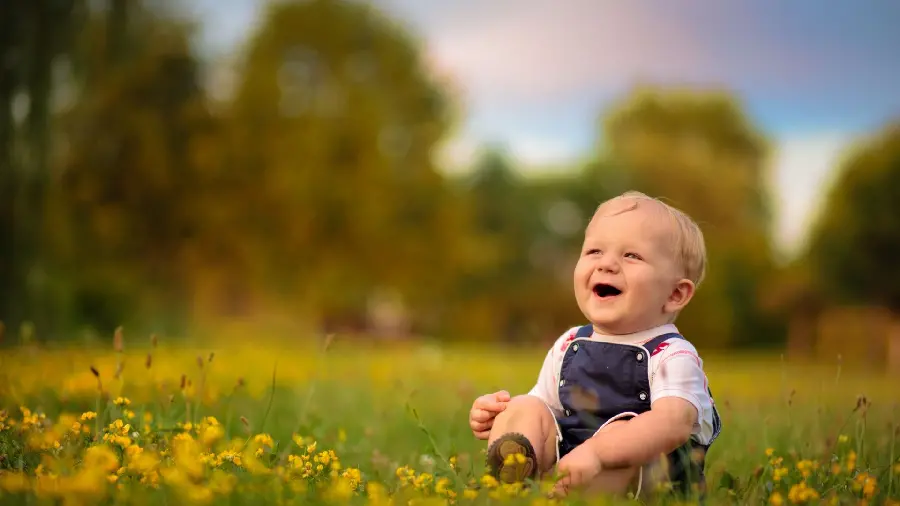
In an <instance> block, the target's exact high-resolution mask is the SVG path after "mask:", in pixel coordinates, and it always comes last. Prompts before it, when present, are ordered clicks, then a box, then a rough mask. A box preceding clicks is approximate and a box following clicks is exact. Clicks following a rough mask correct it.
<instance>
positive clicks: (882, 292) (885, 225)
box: [806, 123, 900, 314]
mask: <svg viewBox="0 0 900 506" xmlns="http://www.w3.org/2000/svg"><path fill="white" fill-rule="evenodd" d="M806 258H807V260H808V262H809V263H810V264H811V265H812V266H813V270H814V272H815V273H816V276H815V278H816V279H817V283H816V286H817V289H818V290H820V291H821V292H823V293H824V294H827V298H828V299H829V300H830V301H831V302H833V303H834V302H836V303H861V304H872V305H880V306H883V307H886V308H888V309H890V310H891V311H893V312H894V313H898V314H900V264H898V263H897V259H898V258H900V124H898V123H894V124H890V125H887V126H885V127H884V128H883V130H882V131H881V132H879V133H878V134H876V135H874V136H873V137H872V138H871V139H869V140H868V141H866V142H864V143H863V144H861V145H860V146H859V147H858V148H857V149H856V150H855V152H853V153H852V154H850V156H848V158H847V159H846V161H845V162H844V163H843V165H842V166H841V167H840V171H839V175H838V176H837V179H836V180H835V181H834V183H833V184H832V185H831V188H830V190H829V192H828V194H827V195H826V197H825V200H824V205H823V212H822V215H821V216H820V217H819V219H818V220H817V222H816V224H815V225H814V226H813V229H812V231H811V234H810V240H809V246H808V248H807V253H806Z"/></svg>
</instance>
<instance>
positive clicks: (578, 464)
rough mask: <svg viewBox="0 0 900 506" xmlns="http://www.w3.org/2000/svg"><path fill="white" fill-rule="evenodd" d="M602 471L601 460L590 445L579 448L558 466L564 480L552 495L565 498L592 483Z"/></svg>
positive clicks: (554, 489) (558, 471) (558, 484)
mask: <svg viewBox="0 0 900 506" xmlns="http://www.w3.org/2000/svg"><path fill="white" fill-rule="evenodd" d="M601 469H602V466H601V464H600V458H599V457H598V456H597V454H596V452H594V451H593V449H592V448H590V445H589V444H587V443H585V444H581V445H579V446H577V447H576V448H575V449H574V450H572V451H571V452H569V454H568V455H566V456H565V457H563V458H562V459H561V460H560V461H559V464H558V465H557V466H556V470H557V473H559V474H560V475H562V478H561V479H560V480H559V481H558V482H556V485H555V486H554V488H553V492H552V495H553V496H555V497H565V496H566V495H567V494H568V493H569V491H570V490H572V489H576V488H580V487H582V486H584V485H587V484H589V483H591V482H592V481H593V480H594V479H595V478H596V477H597V476H598V475H599V474H600V471H601Z"/></svg>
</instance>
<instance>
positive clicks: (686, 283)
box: [664, 279, 694, 313]
mask: <svg viewBox="0 0 900 506" xmlns="http://www.w3.org/2000/svg"><path fill="white" fill-rule="evenodd" d="M693 296H694V282H693V281H691V280H689V279H680V280H678V282H677V283H675V287H674V288H673V289H672V292H671V293H670V294H669V298H668V299H666V305H665V307H664V310H665V311H666V312H667V313H677V312H679V311H681V310H682V309H684V306H687V305H688V302H690V301H691V298H692V297H693Z"/></svg>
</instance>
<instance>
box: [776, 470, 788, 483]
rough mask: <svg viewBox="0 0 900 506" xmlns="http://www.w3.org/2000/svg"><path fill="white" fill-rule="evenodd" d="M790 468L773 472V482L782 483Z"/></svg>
mask: <svg viewBox="0 0 900 506" xmlns="http://www.w3.org/2000/svg"><path fill="white" fill-rule="evenodd" d="M788 472H789V471H788V468H786V467H779V468H776V469H775V470H774V471H772V481H781V479H782V478H784V477H785V476H787V475H788Z"/></svg>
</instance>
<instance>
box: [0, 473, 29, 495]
mask: <svg viewBox="0 0 900 506" xmlns="http://www.w3.org/2000/svg"><path fill="white" fill-rule="evenodd" d="M29 481H30V480H29V478H28V476H27V475H25V473H17V472H11V473H10V472H4V473H0V490H5V491H7V492H9V493H10V494H20V493H22V492H25V491H26V490H28V489H30V488H31V484H30V483H29Z"/></svg>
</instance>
